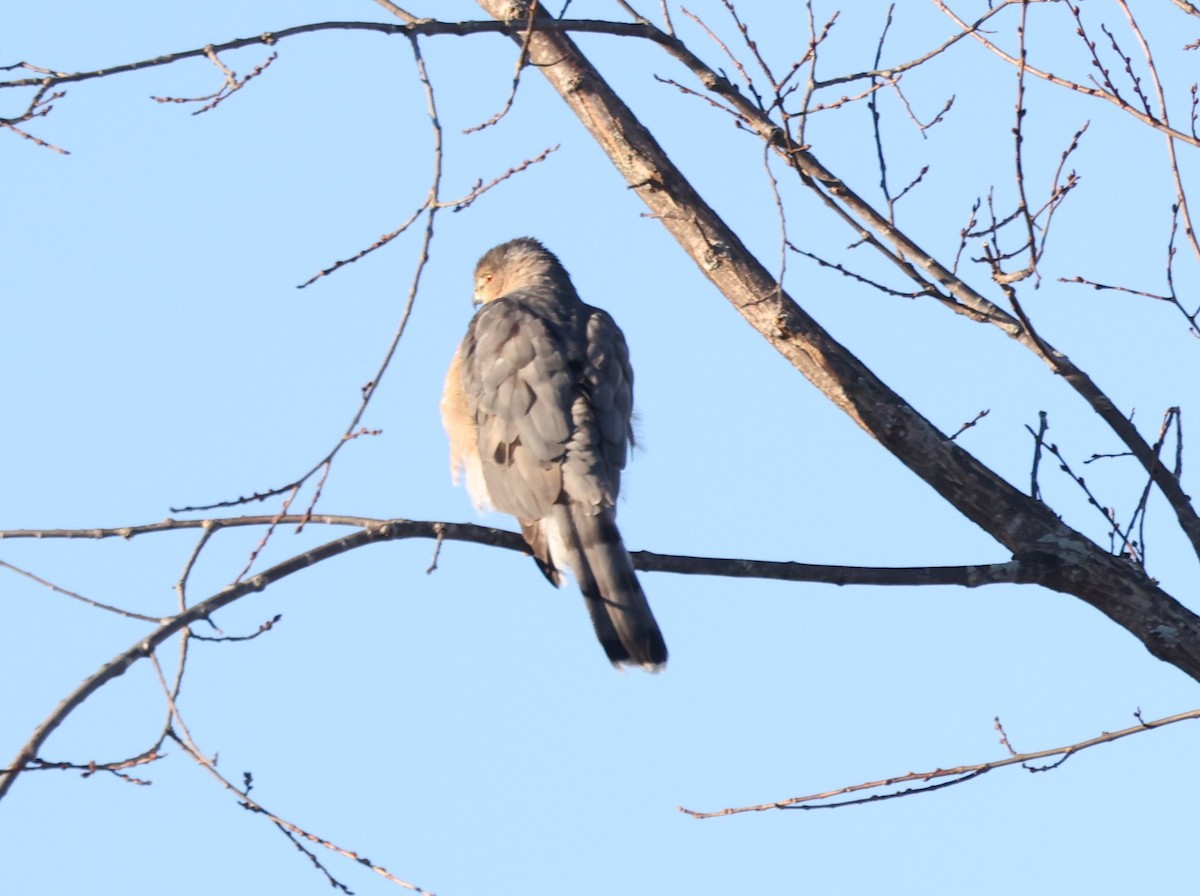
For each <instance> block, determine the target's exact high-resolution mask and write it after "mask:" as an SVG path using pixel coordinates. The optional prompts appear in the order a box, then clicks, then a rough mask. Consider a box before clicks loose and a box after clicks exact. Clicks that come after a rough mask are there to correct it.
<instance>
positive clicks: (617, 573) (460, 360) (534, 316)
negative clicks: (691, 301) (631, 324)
mask: <svg viewBox="0 0 1200 896" xmlns="http://www.w3.org/2000/svg"><path fill="white" fill-rule="evenodd" d="M475 304H477V305H480V306H481V307H480V309H479V310H478V311H477V312H476V313H475V316H474V317H473V318H472V319H471V323H470V325H469V326H468V327H467V335H466V336H465V337H463V341H462V343H461V344H460V345H459V347H458V351H457V352H456V353H455V355H454V360H453V361H452V362H451V364H450V372H449V374H448V375H447V377H446V389H445V393H444V394H443V396H442V420H443V422H444V423H445V425H446V432H447V433H448V434H449V436H450V465H451V468H452V470H453V471H454V474H455V480H456V481H457V480H458V475H459V472H460V471H465V473H466V479H467V488H468V490H469V492H470V494H471V498H472V500H473V501H474V502H475V505H476V506H477V507H480V508H481V509H483V508H494V509H496V510H501V511H504V512H505V513H511V514H513V515H514V516H515V517H516V518H517V520H518V521H519V522H520V524H521V534H522V535H523V536H524V538H525V541H526V542H528V544H529V547H530V549H531V550H532V552H533V556H534V558H535V559H536V561H537V564H538V566H539V567H540V568H541V570H542V572H543V573H544V574H545V575H546V577H547V578H548V579H549V580H550V581H551V582H553V583H554V584H555V585H557V584H559V582H560V581H561V578H562V577H561V574H560V572H559V570H560V569H561V568H563V567H565V568H567V569H569V570H571V572H572V573H573V574H574V576H575V580H576V581H577V582H578V583H579V587H580V589H581V590H582V591H583V596H584V600H585V603H586V604H587V608H588V612H589V613H590V614H591V617H592V624H593V625H594V626H595V628H596V636H597V637H598V638H599V639H600V645H601V646H602V647H603V648H604V652H605V653H606V654H608V658H609V660H610V661H611V662H612V663H613V664H614V665H638V666H642V667H643V668H646V669H650V670H657V669H659V668H661V667H662V666H663V664H665V663H666V661H667V646H666V644H665V643H663V637H662V633H661V632H660V631H659V629H658V623H656V622H655V621H654V615H653V613H651V612H650V604H649V603H647V601H646V595H645V594H644V593H643V592H642V587H641V585H640V584H638V580H637V575H636V574H635V573H634V571H633V563H632V562H631V561H630V559H629V553H628V552H627V551H626V550H625V545H624V544H622V542H621V533H620V532H619V531H618V530H617V523H616V500H617V491H618V490H619V488H620V483H621V470H622V469H623V468H624V467H625V458H626V454H627V451H628V447H629V445H630V444H632V442H633V429H632V427H631V425H630V417H631V415H632V412H633V371H632V370H631V369H630V366H629V350H628V349H627V348H626V346H625V337H624V336H623V335H622V333H621V330H620V329H619V328H618V327H617V325H616V324H615V323H614V322H613V319H612V318H611V317H609V315H608V314H607V312H605V311H602V310H600V309H599V308H593V307H592V306H591V305H586V304H584V303H583V301H582V300H581V299H580V298H579V295H578V294H577V293H576V292H575V287H574V286H573V285H572V284H571V278H570V276H569V275H568V274H567V272H566V269H565V268H563V266H562V263H561V262H559V260H558V259H557V258H556V257H555V256H554V255H553V254H552V253H551V252H549V251H548V250H547V249H546V248H545V247H543V246H542V244H541V243H539V242H538V241H537V240H533V239H528V238H523V239H517V240H513V241H511V242H508V243H504V244H503V245H500V246H496V247H495V248H494V249H491V250H490V251H488V252H487V254H485V255H484V256H483V258H481V259H480V260H479V264H478V265H476V267H475Z"/></svg>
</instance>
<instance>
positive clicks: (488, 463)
mask: <svg viewBox="0 0 1200 896" xmlns="http://www.w3.org/2000/svg"><path fill="white" fill-rule="evenodd" d="M563 342H564V337H563V336H562V335H560V334H558V333H556V332H555V331H554V330H553V329H552V328H551V327H550V326H549V325H548V324H547V323H546V321H545V320H543V319H542V318H541V317H539V316H538V315H537V314H535V313H533V312H532V311H531V310H529V308H527V307H525V306H524V305H523V304H521V303H519V302H515V301H509V300H507V299H503V298H501V299H497V300H496V301H494V302H489V303H487V304H486V305H484V306H483V307H482V308H480V310H479V311H478V312H476V314H475V317H474V318H472V320H471V324H470V326H469V327H468V328H467V335H466V336H465V337H464V339H463V343H462V346H461V347H460V355H461V381H462V392H463V400H464V404H465V407H466V409H467V411H468V413H469V414H470V415H471V417H472V418H473V420H474V421H475V425H476V432H477V439H476V445H477V450H478V454H479V461H480V469H481V473H482V477H483V480H484V482H485V483H486V485H487V492H488V496H489V498H490V502H491V505H492V506H493V507H495V508H496V509H497V510H502V511H504V512H505V513H511V514H513V515H514V516H516V517H517V518H519V519H521V520H540V519H542V518H544V517H546V516H548V515H549V513H550V509H551V508H552V507H553V506H554V504H555V503H556V502H557V501H558V499H559V497H560V496H561V495H562V486H563V481H562V462H563V458H564V455H565V454H566V449H567V443H568V441H569V440H570V437H571V429H572V418H571V404H572V393H573V391H574V383H573V377H572V375H571V371H570V369H569V362H568V357H569V346H565V345H564V344H563Z"/></svg>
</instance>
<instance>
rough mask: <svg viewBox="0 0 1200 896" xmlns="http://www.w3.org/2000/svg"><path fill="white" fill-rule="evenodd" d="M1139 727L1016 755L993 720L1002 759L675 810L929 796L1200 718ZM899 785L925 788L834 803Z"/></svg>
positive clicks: (1187, 715)
mask: <svg viewBox="0 0 1200 896" xmlns="http://www.w3.org/2000/svg"><path fill="white" fill-rule="evenodd" d="M1136 715H1137V717H1138V720H1139V724H1137V725H1134V726H1132V727H1130V728H1123V729H1121V730H1120V731H1112V732H1108V731H1106V732H1104V733H1103V734H1099V735H1097V736H1096V737H1093V738H1089V739H1088V740H1083V741H1079V742H1078V743H1073V744H1067V745H1066V746H1063V747H1052V748H1051V749H1048V750H1038V751H1036V752H1034V753H1018V752H1016V751H1015V750H1013V749H1012V747H1011V746H1010V745H1009V744H1008V738H1007V735H1005V734H1004V729H1003V728H1002V727H1001V726H1000V720H999V719H997V720H996V730H997V731H999V732H1000V734H1001V743H1003V744H1004V746H1005V747H1006V748H1007V749H1008V753H1009V755H1008V756H1007V757H1006V758H1004V759H994V760H991V761H989V762H977V763H974V764H971V765H957V766H954V767H953V768H936V769H934V770H933V771H928V772H906V773H905V774H902V775H893V776H892V777H889V778H883V779H881V780H878V781H867V782H865V783H862V784H851V785H850V786H848V787H838V788H836V789H834V790H826V791H824V792H822V793H810V794H808V795H807V796H794V797H789V798H788V799H783V800H776V801H775V802H772V803H759V804H758V805H754V806H737V807H731V808H728V809H718V810H715V811H712V812H698V811H696V810H693V809H685V808H684V807H683V806H679V807H677V808H678V809H679V811H680V812H683V813H684V814H685V815H690V816H691V817H692V818H721V817H724V816H727V815H740V814H742V813H745V812H767V811H769V810H771V809H836V808H839V807H841V806H857V805H861V804H863V803H876V802H880V801H881V800H890V799H896V798H898V797H904V796H914V795H916V794H919V793H931V792H932V791H935V790H942V789H944V788H946V787H952V786H954V785H956V784H965V783H966V782H967V781H972V780H974V779H976V778H978V777H979V776H981V775H983V774H986V773H987V772H990V771H994V770H995V769H998V768H1005V767H1007V766H1010V765H1020V766H1023V767H1024V768H1025V770H1026V771H1029V772H1046V771H1051V770H1053V769H1055V768H1058V767H1059V766H1060V765H1062V764H1063V763H1064V762H1066V761H1067V760H1068V759H1070V758H1071V757H1072V756H1074V755H1075V754H1076V753H1080V752H1082V751H1083V750H1087V749H1090V748H1091V747H1096V746H1099V745H1100V744H1110V743H1113V742H1114V741H1118V740H1120V739H1121V738H1124V737H1129V736H1130V735H1132V734H1141V733H1142V732H1144V731H1152V730H1154V729H1155V728H1162V727H1163V726H1164V725H1173V724H1175V723H1176V722H1184V721H1187V720H1189V719H1200V709H1193V710H1189V711H1188V712H1181V713H1178V714H1177V715H1173V716H1166V717H1165V718H1161V719H1156V720H1154V721H1152V722H1143V721H1141V714H1140V712H1139V713H1137V714H1136ZM1055 757H1058V761H1057V762H1054V763H1051V764H1050V765H1041V766H1035V765H1030V763H1032V762H1040V761H1042V760H1044V759H1053V758H1055ZM944 778H948V779H950V780H943V781H941V783H938V784H929V782H930V781H939V780H941V779H944ZM899 784H921V785H925V786H919V787H910V788H906V789H903V790H893V791H890V792H887V793H873V794H871V795H870V796H866V797H857V798H854V799H848V800H838V799H837V797H842V796H847V795H849V794H854V793H862V792H864V791H870V790H882V789H883V788H888V787H895V786H896V785H899Z"/></svg>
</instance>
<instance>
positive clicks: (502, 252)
mask: <svg viewBox="0 0 1200 896" xmlns="http://www.w3.org/2000/svg"><path fill="white" fill-rule="evenodd" d="M561 280H566V282H568V283H569V282H570V278H569V277H568V275H567V272H566V269H565V268H563V266H562V262H560V261H559V260H558V258H557V257H556V256H555V255H554V253H553V252H551V251H550V250H549V249H547V248H546V247H545V246H543V245H542V244H541V243H539V242H538V241H537V240H535V239H532V238H531V237H527V236H525V237H521V238H520V239H515V240H510V241H509V242H507V243H501V244H500V245H499V246H495V247H493V248H491V249H489V250H488V251H487V252H485V253H484V255H483V258H481V259H479V263H478V264H476V265H475V293H474V297H473V301H474V302H475V304H476V305H483V304H486V303H488V302H494V301H495V300H496V299H498V298H500V297H501V296H504V295H508V294H509V293H511V292H515V291H516V290H518V289H524V288H526V287H530V286H538V285H541V284H545V283H547V282H553V281H561Z"/></svg>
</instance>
